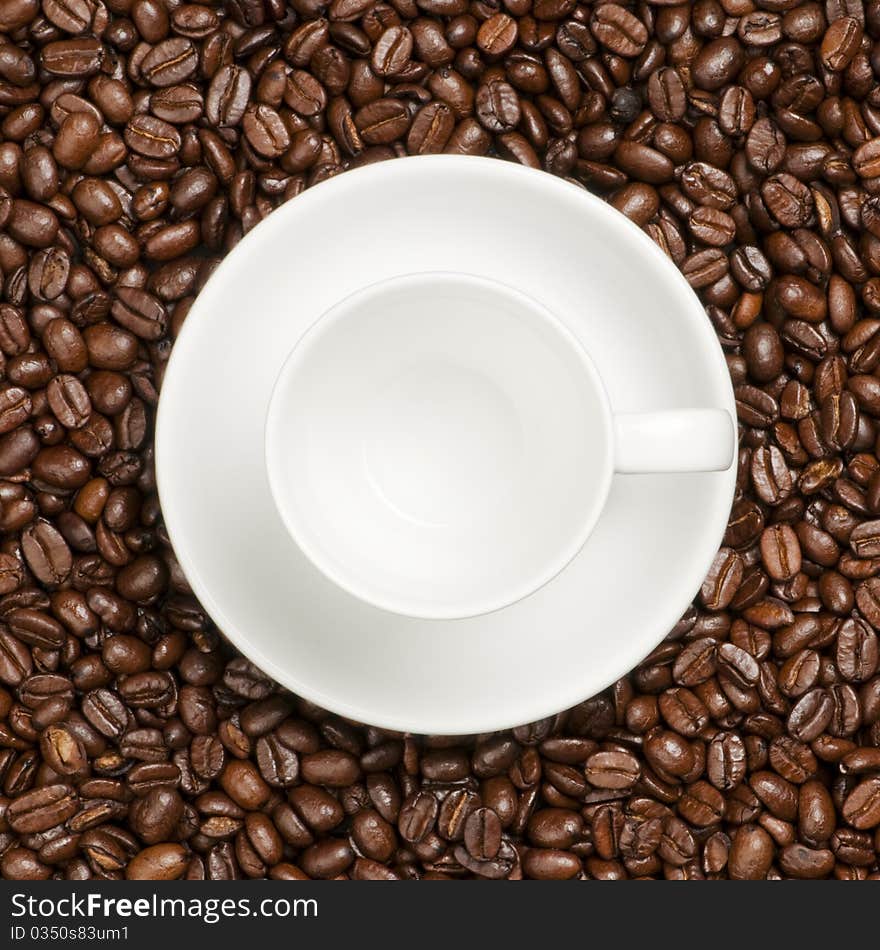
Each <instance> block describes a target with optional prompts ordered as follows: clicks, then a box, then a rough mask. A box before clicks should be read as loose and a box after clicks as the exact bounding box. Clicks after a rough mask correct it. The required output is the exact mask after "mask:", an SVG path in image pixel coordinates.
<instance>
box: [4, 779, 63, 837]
mask: <svg viewBox="0 0 880 950" xmlns="http://www.w3.org/2000/svg"><path fill="white" fill-rule="evenodd" d="M78 810H79V803H78V801H77V797H76V793H75V792H74V790H73V788H72V787H71V786H70V785H44V786H43V787H42V788H35V789H33V790H31V791H29V792H25V793H24V794H23V795H19V796H18V797H17V798H15V799H14V800H13V801H12V802H11V803H10V804H9V808H8V809H7V810H6V820H7V821H8V822H9V827H10V828H12V830H13V831H15V832H18V833H19V834H33V833H34V832H39V831H47V830H48V829H49V828H54V827H55V826H56V825H59V824H61V823H62V822H64V821H67V820H68V819H69V818H71V817H72V816H73V815H75V814H76V813H77V811H78Z"/></svg>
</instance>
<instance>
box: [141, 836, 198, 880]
mask: <svg viewBox="0 0 880 950" xmlns="http://www.w3.org/2000/svg"><path fill="white" fill-rule="evenodd" d="M188 861H189V856H188V854H187V851H186V850H185V848H184V847H183V846H182V845H179V844H155V845H152V846H150V847H148V848H144V850H143V851H140V852H139V853H138V854H136V855H135V856H134V857H133V858H132V859H131V861H130V862H129V864H128V865H127V867H126V869H125V877H126V879H127V880H129V881H176V880H178V879H180V878H181V877H183V875H184V872H185V871H186V867H187V863H188Z"/></svg>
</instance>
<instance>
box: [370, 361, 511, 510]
mask: <svg viewBox="0 0 880 950" xmlns="http://www.w3.org/2000/svg"><path fill="white" fill-rule="evenodd" d="M363 450H364V462H365V464H366V470H367V474H368V476H369V478H370V480H371V481H372V483H373V486H374V488H375V490H376V492H377V494H378V495H379V497H380V498H381V499H382V500H383V502H384V503H385V504H387V505H389V506H390V507H391V508H392V509H393V511H394V512H395V514H396V515H399V516H400V517H402V518H406V519H408V520H410V521H412V522H413V523H415V524H420V525H422V526H424V527H426V528H446V529H449V528H458V529H465V528H467V527H468V526H472V525H474V524H477V523H479V522H486V521H488V520H490V518H491V516H492V514H493V513H494V512H497V511H498V509H499V508H503V507H506V506H507V504H508V503H509V500H510V493H511V491H510V490H511V480H510V473H511V472H514V471H517V470H518V469H519V468H520V466H521V465H522V464H523V460H524V455H525V438H524V434H523V427H522V417H521V415H520V412H519V410H518V408H517V406H516V403H515V401H514V399H513V397H511V395H510V394H509V393H507V392H505V391H504V389H503V388H502V387H501V386H500V385H499V384H498V383H497V382H496V381H495V380H493V379H492V378H491V377H490V376H488V375H487V374H486V373H484V372H480V371H478V370H475V369H472V368H470V367H466V366H462V365H461V364H459V363H455V362H451V361H449V360H438V359H431V358H426V359H424V360H421V361H419V362H417V363H415V364H414V365H412V366H410V367H408V368H407V369H405V370H404V371H403V372H401V373H400V375H398V376H397V377H396V378H394V379H393V380H391V381H390V382H389V383H388V385H387V386H386V387H385V388H384V389H383V390H382V391H380V392H379V393H378V395H377V398H376V399H375V401H374V403H373V404H372V405H371V406H369V407H368V408H367V411H366V421H365V426H364V434H363Z"/></svg>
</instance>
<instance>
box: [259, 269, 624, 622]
mask: <svg viewBox="0 0 880 950" xmlns="http://www.w3.org/2000/svg"><path fill="white" fill-rule="evenodd" d="M443 278H455V279H456V280H458V281H462V282H466V283H470V284H478V285H481V286H482V287H484V288H491V289H493V290H494V291H495V292H496V293H498V292H500V293H503V294H504V295H506V296H507V297H508V298H513V299H515V300H516V301H517V302H519V303H520V304H525V306H526V307H527V309H528V310H529V311H530V312H531V313H532V314H533V315H535V316H536V317H538V318H539V319H541V320H542V321H544V322H545V323H546V324H547V325H549V326H550V327H552V329H553V331H554V333H555V334H556V335H557V336H558V337H560V338H562V340H563V341H564V342H565V344H566V346H567V349H568V351H569V352H570V353H572V354H573V355H574V356H575V357H576V358H577V359H578V362H579V364H580V366H581V369H582V371H583V372H584V374H585V375H586V377H587V379H588V381H589V385H590V386H591V387H592V389H593V390H594V391H595V393H596V394H597V396H598V400H597V401H598V405H599V407H600V412H599V415H600V416H601V433H602V437H603V438H604V444H605V451H604V453H603V459H602V472H601V476H600V479H599V484H598V487H597V488H596V490H595V491H594V493H593V495H592V497H591V498H590V499H589V502H590V503H589V504H588V505H584V506H583V509H582V510H580V511H579V515H578V517H573V518H572V519H571V524H572V525H573V526H576V527H577V530H576V531H572V532H571V534H570V537H569V539H568V543H567V544H566V545H565V546H564V548H562V549H561V550H560V552H559V553H558V554H557V555H556V556H555V557H553V558H552V559H549V558H548V559H547V562H546V564H545V566H544V568H543V570H541V571H540V572H536V573H535V574H533V575H532V579H531V580H530V581H529V582H528V583H521V584H518V585H515V586H513V585H511V586H509V588H508V590H507V593H505V594H504V595H503V596H501V595H497V594H496V595H495V596H494V597H480V598H472V599H471V600H470V601H467V602H461V603H457V604H454V605H452V604H450V605H446V606H443V605H442V604H439V603H438V604H435V605H433V606H429V604H428V602H427V601H426V600H413V599H410V598H408V597H407V596H406V595H405V594H400V595H398V596H395V597H390V596H388V595H387V594H385V593H382V592H376V591H375V590H374V589H372V588H371V586H370V584H369V583H368V582H362V581H360V580H358V579H357V578H356V577H352V576H351V575H350V574H346V573H345V572H344V571H340V570H339V568H338V566H336V565H334V564H333V562H332V561H331V559H330V558H328V557H325V555H324V553H323V551H322V550H321V547H320V544H319V543H317V544H316V543H313V542H312V540H310V539H309V538H308V537H307V532H306V531H305V530H303V527H302V524H301V522H300V520H299V519H298V517H297V509H296V506H295V505H292V504H290V503H289V499H288V497H287V494H286V493H285V492H284V490H283V488H282V485H281V478H280V474H279V469H280V464H279V461H280V454H279V453H280V449H279V448H278V442H279V438H278V437H277V432H278V426H279V424H280V418H281V413H282V410H281V404H282V399H281V398H280V393H281V391H282V390H283V388H284V387H285V385H286V384H288V383H289V381H290V379H291V376H292V375H293V374H294V372H295V370H296V368H297V367H298V366H299V365H300V364H302V363H303V362H304V361H305V360H307V359H308V351H309V350H310V349H311V347H312V346H313V345H314V343H315V342H316V341H317V340H318V339H320V338H321V337H322V336H323V335H324V334H325V333H326V332H327V331H329V330H330V329H331V328H332V327H333V326H335V325H336V324H337V323H339V322H341V321H342V320H344V319H345V318H346V317H347V316H349V314H350V309H351V306H352V305H353V304H354V303H355V302H357V303H360V302H363V301H365V300H369V299H374V298H375V297H377V296H381V294H382V293H383V292H384V290H385V289H386V288H387V287H388V286H389V285H394V286H395V287H399V286H401V285H406V284H410V285H412V284H416V285H417V284H421V283H424V282H425V281H429V280H438V279H443ZM273 445H274V448H273ZM614 445H615V440H614V422H613V413H612V409H611V401H610V398H609V396H608V391H607V389H606V387H605V383H604V381H603V379H602V376H601V375H600V373H599V371H598V369H597V367H596V365H595V363H594V362H593V360H592V358H591V357H590V355H589V353H588V352H587V350H586V348H585V347H584V345H583V344H582V343H581V341H580V340H579V339H578V338H577V337H576V336H575V335H574V333H572V331H571V330H570V329H569V328H568V327H567V326H566V324H565V323H564V321H562V320H561V319H560V318H559V317H557V316H556V314H554V313H553V312H552V311H551V310H550V309H549V308H548V307H546V306H545V305H544V304H543V303H541V302H540V301H539V300H536V299H535V298H534V297H532V296H531V295H530V294H526V293H524V292H523V291H521V290H519V289H518V288H516V287H514V286H512V285H511V284H508V283H506V282H505V281H500V280H495V279H493V278H487V277H483V276H481V275H478V274H472V273H469V272H466V271H446V270H427V271H414V272H410V273H407V274H399V275H396V276H394V277H388V278H384V279H382V280H378V281H376V282H375V283H371V284H366V285H364V286H363V287H360V288H358V289H357V290H355V291H353V292H351V293H349V294H347V295H346V296H345V297H343V298H341V299H340V300H338V301H337V302H336V303H334V304H333V305H332V306H330V307H328V308H327V310H325V311H324V312H323V313H322V314H321V315H320V316H319V317H318V318H317V319H316V320H315V321H314V322H313V323H312V324H311V325H310V326H309V327H308V328H307V329H306V330H305V332H304V333H303V334H302V335H301V336H300V338H299V339H298V340H297V341H296V343H295V344H294V346H293V348H292V349H291V350H290V352H289V353H288V354H287V356H286V357H285V359H284V362H283V363H282V365H281V368H280V370H279V371H278V375H277V376H276V377H275V380H274V382H273V384H272V389H271V393H270V395H269V403H268V406H267V409H266V415H265V419H264V423H263V462H264V466H265V471H266V478H267V480H268V483H269V492H270V494H271V496H272V501H273V503H274V505H275V509H276V512H277V514H278V515H279V517H280V519H281V521H282V523H283V525H284V528H285V530H286V531H287V533H288V535H289V536H290V538H291V540H292V541H293V542H294V544H296V545H297V547H299V549H300V550H301V551H302V553H303V554H304V555H305V556H306V558H308V560H309V561H311V563H312V564H313V565H314V566H315V567H316V568H317V569H318V570H319V571H320V572H321V573H322V574H323V575H324V576H325V577H326V578H327V579H328V580H329V581H330V582H331V583H333V584H335V585H336V586H337V587H339V588H340V589H341V590H344V591H346V592H347V593H349V594H351V595H352V596H353V597H356V598H357V599H358V600H361V601H363V602H364V603H366V604H370V605H371V606H373V607H377V608H378V609H380V610H384V611H387V612H389V613H394V614H397V615H399V616H403V617H411V618H415V619H419V620H442V621H449V620H467V619H470V618H473V617H481V616H485V615H486V614H491V613H495V612H496V611H499V610H504V609H505V608H507V607H510V606H512V605H514V604H517V603H519V602H520V601H522V600H525V599H526V598H527V597H531V596H532V595H533V594H535V593H537V592H538V591H539V590H541V588H543V587H545V586H546V585H547V584H549V583H550V582H551V581H552V580H553V579H554V578H555V577H557V576H558V575H559V574H560V573H561V572H562V571H564V570H565V568H566V567H568V565H569V564H570V563H571V562H572V561H573V560H574V559H575V558H576V557H577V555H578V554H579V553H580V551H581V550H582V549H583V547H584V545H585V544H586V543H587V541H588V539H589V537H590V535H591V534H592V532H593V529H594V528H595V527H596V525H597V523H598V521H599V519H600V517H601V516H602V512H603V511H604V509H605V505H606V502H607V500H608V495H609V493H610V491H611V483H612V479H613V477H614Z"/></svg>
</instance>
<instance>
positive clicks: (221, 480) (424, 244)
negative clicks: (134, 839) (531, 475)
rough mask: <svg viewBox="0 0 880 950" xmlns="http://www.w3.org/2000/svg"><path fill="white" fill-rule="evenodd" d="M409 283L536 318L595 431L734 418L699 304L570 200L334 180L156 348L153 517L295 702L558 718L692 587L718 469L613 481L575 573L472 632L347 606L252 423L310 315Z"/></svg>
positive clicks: (713, 507) (720, 522) (386, 173)
mask: <svg viewBox="0 0 880 950" xmlns="http://www.w3.org/2000/svg"><path fill="white" fill-rule="evenodd" d="M427 268H430V269H431V270H442V271H450V272H456V271H457V272H463V273H468V272H470V273H474V272H476V273H478V274H479V275H480V276H482V277H485V278H487V279H489V280H495V281H499V282H501V283H504V284H507V285H510V286H512V287H514V288H516V289H517V290H519V291H521V292H522V293H524V294H526V295H528V296H529V297H533V298H535V299H536V300H539V301H540V302H541V303H542V304H543V305H544V306H546V307H547V308H548V310H549V311H550V312H552V313H553V314H555V316H556V317H557V318H558V319H559V320H560V321H561V322H562V323H563V324H564V325H565V326H566V327H567V328H568V329H569V330H570V331H571V332H572V333H573V334H574V335H575V336H576V337H577V338H578V339H579V340H580V341H581V342H582V344H583V345H584V347H585V348H586V349H587V350H588V352H589V354H590V357H591V358H592V360H593V362H594V363H595V364H596V366H597V368H598V370H599V372H600V374H601V376H602V378H603V380H604V382H605V386H606V388H607V390H608V396H609V399H610V402H611V405H612V407H613V409H614V411H615V412H616V413H621V414H626V413H644V412H659V411H663V410H669V409H684V408H693V407H703V408H706V409H721V410H725V411H726V412H727V413H729V415H730V417H731V418H733V417H734V403H733V394H732V390H731V386H730V382H729V378H728V375H727V370H726V365H725V362H724V359H723V356H722V353H721V350H720V348H719V346H718V343H717V341H716V339H715V335H714V332H713V330H712V327H711V325H710V323H709V321H708V320H707V319H706V316H705V313H704V312H703V309H702V307H701V305H700V304H699V301H698V300H697V299H696V297H695V296H694V294H693V293H692V292H691V290H690V288H689V287H688V285H687V283H686V282H685V281H684V279H683V278H682V277H681V275H680V274H679V273H678V272H677V270H676V269H675V268H674V266H673V265H672V264H671V263H670V262H669V261H668V259H667V258H666V257H665V256H664V255H663V254H662V253H661V252H660V251H659V249H658V248H657V247H656V246H655V245H654V244H653V243H652V242H651V241H650V239H649V238H648V237H647V236H646V235H645V234H643V233H642V232H641V231H640V230H639V229H637V228H636V227H635V226H634V225H632V224H631V223H630V222H629V221H627V220H626V219H625V218H623V217H622V216H620V215H619V214H617V213H616V212H614V211H613V210H612V209H610V208H609V207H608V206H607V205H605V204H604V203H603V202H601V201H600V200H599V199H597V198H595V197H593V196H592V195H589V194H588V193H586V192H584V191H582V190H581V189H579V188H577V187H576V186H574V185H571V184H568V183H566V182H563V181H560V180H558V179H556V178H553V177H551V176H549V175H546V174H543V173H540V172H535V171H532V170H529V169H524V168H521V167H519V166H516V165H513V164H508V163H504V162H500V161H497V160H493V159H475V158H458V157H449V156H432V157H426V158H412V159H400V160H395V161H393V162H387V163H383V164H380V165H373V166H369V167H367V168H363V169H358V170H355V171H351V172H347V173H346V174H344V175H341V176H339V177H338V178H334V179H331V180H330V181H328V182H326V183H323V184H321V185H318V186H317V187H315V188H313V189H310V190H309V191H308V192H306V193H304V194H303V195H301V196H299V197H298V198H296V199H295V200H294V201H291V202H290V203H289V204H287V205H285V206H284V207H282V208H281V209H279V210H278V211H276V212H275V213H274V214H273V215H271V216H270V218H268V219H267V220H266V221H265V222H264V223H262V224H261V225H259V226H258V227H257V228H256V229H254V231H252V232H251V233H250V234H249V235H248V237H247V238H246V239H245V240H244V241H243V242H242V243H241V244H240V245H239V246H238V247H236V248H235V250H234V251H233V252H232V253H231V254H230V255H228V257H227V258H226V259H225V260H224V262H223V264H222V265H221V266H220V267H219V268H218V270H217V271H216V272H215V274H214V275H213V277H212V278H211V280H210V281H209V283H208V285H207V286H206V287H205V289H204V291H203V292H202V293H201V294H200V296H199V297H198V299H197V301H196V302H195V304H194V305H193V307H192V309H191V311H190V313H189V316H188V318H187V321H186V323H185V325H184V328H183V330H182V332H181V334H180V337H179V339H178V341H177V343H176V344H175V347H174V350H173V353H172V356H171V360H170V363H169V366H168V369H167V371H166V375H165V380H164V384H163V391H162V399H161V402H160V408H159V417H158V420H157V434H156V440H157V443H156V453H157V458H156V464H157V477H158V481H159V489H160V494H161V499H162V505H163V512H164V516H165V521H166V525H167V527H168V530H169V533H170V535H171V539H172V542H173V544H174V547H175V550H176V552H177V555H178V558H179V560H180V563H181V566H182V567H183V569H184V571H185V573H186V575H187V577H188V579H189V580H190V583H191V584H192V587H193V590H194V593H195V594H196V595H197V596H198V597H199V599H200V600H201V601H202V603H203V604H204V606H205V608H206V609H207V610H208V611H209V613H210V614H211V615H212V617H213V618H214V619H215V621H216V622H217V624H218V626H219V628H220V629H221V630H222V631H223V633H225V634H226V635H227V636H228V637H229V638H230V639H231V640H232V641H233V642H234V643H235V645H236V646H237V647H238V648H239V649H241V650H242V652H244V653H245V654H247V655H248V656H249V657H250V658H251V659H252V660H253V661H254V662H255V663H256V664H257V665H259V666H260V667H261V668H262V669H264V670H265V671H266V672H267V673H268V674H270V675H272V676H273V677H275V678H276V679H277V680H278V681H279V682H281V683H283V684H284V685H285V686H287V687H289V688H290V689H292V690H294V691H295V692H297V693H299V694H300V695H302V696H305V697H306V698H308V699H310V700H312V701H313V702H316V703H318V704H320V705H322V706H324V707H326V708H328V709H331V710H333V711H335V712H337V713H340V714H342V715H345V716H349V717H351V718H354V719H358V720H362V721H366V722H370V723H373V724H376V725H379V726H383V727H386V728H392V729H401V730H408V731H413V732H437V733H450V734H451V733H473V732H480V731H485V730H491V729H499V728H505V727H508V726H511V725H514V724H517V723H520V722H527V721H531V720H535V719H538V718H541V717H543V716H546V715H549V714H551V713H553V712H555V711H558V710H560V709H563V708H565V707H567V706H570V705H573V704H574V703H576V702H578V701H579V700H581V699H584V698H586V697H587V696H590V695H592V694H593V693H595V692H597V691H599V690H600V689H602V688H604V687H605V686H607V685H608V684H609V683H611V682H613V681H614V680H615V679H616V678H618V677H619V676H621V675H622V674H623V673H625V672H626V671H627V670H628V669H630V668H631V667H632V666H634V665H635V664H636V663H637V662H638V661H639V660H640V659H641V658H642V657H644V656H645V655H646V654H647V653H648V652H650V650H651V649H652V648H653V647H654V646H655V645H656V644H657V643H658V642H659V641H660V640H661V639H662V637H663V636H664V635H665V633H666V632H667V631H668V630H669V629H670V628H671V627H672V625H673V624H674V623H675V621H676V620H677V619H678V617H679V616H680V615H681V613H682V612H683V611H684V610H685V608H686V607H687V605H688V603H689V601H690V600H691V598H692V597H693V595H694V593H695V592H696V590H697V588H698V587H699V584H700V581H701V579H702V577H703V575H704V573H705V571H706V569H707V568H708V566H709V564H710V563H711V560H712V557H713V556H714V553H715V551H716V549H717V547H718V545H719V543H720V540H721V537H722V535H723V532H724V528H725V525H726V521H727V516H728V513H729V508H730V503H731V499H732V496H733V487H734V481H735V466H731V467H730V468H729V469H727V470H726V471H723V472H702V473H689V474H680V473H679V474H663V475H624V474H617V475H615V476H614V478H613V480H612V483H611V488H610V492H609V495H608V501H607V504H606V506H605V508H604V510H603V512H602V515H601V517H600V518H599V521H598V523H597V525H596V527H595V529H594V531H593V533H592V534H591V536H590V538H589V540H588V542H587V543H586V545H585V546H584V547H583V549H582V550H581V551H580V553H578V554H577V556H576V557H575V558H574V560H573V561H572V562H571V563H570V564H569V565H568V566H567V567H566V568H565V569H564V570H562V571H561V572H560V573H559V574H558V575H557V576H556V577H555V578H554V579H553V580H551V581H550V582H549V583H547V584H545V585H544V586H543V587H541V588H540V589H539V590H538V591H536V592H535V593H534V594H533V595H532V596H530V597H527V598H526V599H524V600H521V601H519V602H518V603H516V604H514V605H512V606H510V607H508V608H505V609H503V610H498V611H496V612H494V613H491V614H487V615H484V616H480V617H476V618H472V619H466V620H452V621H442V620H418V619H412V618H406V617H402V616H399V615H397V614H394V613H390V612H388V611H383V610H380V609H378V608H375V607H372V606H370V605H368V604H365V603H364V602H363V601H361V600H360V599H358V598H355V597H353V596H351V595H350V594H348V593H346V592H345V591H343V590H342V589H340V588H339V587H338V586H337V585H335V584H333V583H331V582H330V581H329V580H328V579H327V578H326V577H325V576H324V575H323V574H322V573H321V572H320V571H318V570H317V569H316V568H315V567H314V565H313V564H312V563H311V562H310V561H309V560H308V559H307V558H306V556H305V555H304V554H303V553H302V551H301V550H300V549H299V548H298V547H297V545H296V544H294V543H293V541H292V540H291V538H290V536H289V534H288V532H287V531H286V530H285V527H284V525H283V524H282V521H281V519H280V517H279V516H278V512H277V511H276V508H275V505H274V503H273V499H272V496H271V492H270V490H269V484H268V479H267V475H266V470H265V464H264V445H263V435H264V433H263V420H264V419H265V418H266V414H267V409H268V405H269V400H270V396H271V393H272V389H273V385H274V383H275V380H276V378H277V377H278V375H279V372H280V370H281V368H282V365H283V364H284V362H285V360H286V358H287V356H288V354H289V353H290V352H291V351H292V350H293V348H294V346H295V345H296V343H297V342H298V341H299V340H300V338H301V337H302V335H303V334H304V333H305V331H306V330H307V329H308V328H309V327H310V326H311V325H312V324H313V323H314V322H315V320H316V319H317V318H318V317H319V316H320V315H321V314H323V313H325V312H326V311H328V310H329V309H330V308H331V307H333V306H334V305H335V304H337V303H338V302H339V301H341V300H343V299H344V298H346V297H347V296H349V295H351V294H352V293H354V292H356V291H359V290H361V289H362V288H365V287H367V286H369V285H371V284H375V283H377V282H378V281H382V280H387V279H389V278H394V277H398V276H400V275H402V274H412V273H417V272H420V271H424V270H426V269H427ZM733 438H734V436H733V434H731V451H732V450H733ZM617 461H618V463H620V461H621V460H620V458H618V460H617Z"/></svg>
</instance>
